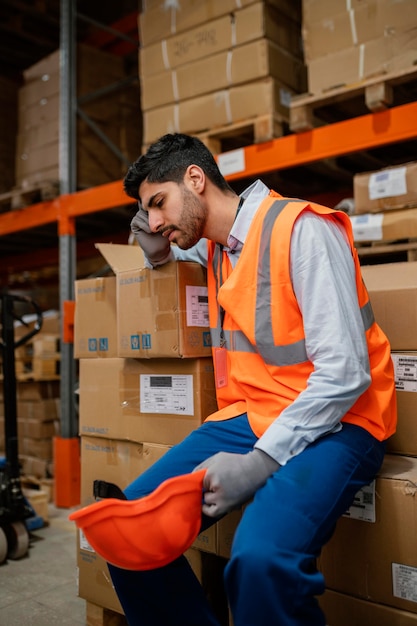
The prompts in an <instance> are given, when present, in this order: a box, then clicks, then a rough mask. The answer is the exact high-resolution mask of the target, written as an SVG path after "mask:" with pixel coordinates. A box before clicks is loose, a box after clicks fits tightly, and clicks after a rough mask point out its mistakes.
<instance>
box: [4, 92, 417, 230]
mask: <svg viewBox="0 0 417 626" xmlns="http://www.w3.org/2000/svg"><path fill="white" fill-rule="evenodd" d="M415 138H417V102H412V103H410V104H404V105H401V106H398V107H394V108H392V109H388V110H386V111H382V112H380V113H370V114H369V115H364V116H361V117H356V118H353V119H350V120H346V121H343V122H336V123H334V124H329V125H327V126H322V127H320V128H315V129H314V130H310V131H307V132H304V133H298V134H292V135H287V136H286V137H280V138H278V139H274V140H272V141H268V142H265V143H261V144H254V145H251V146H247V147H245V148H242V150H243V151H244V169H243V170H242V171H239V172H236V173H233V174H229V175H228V176H226V178H227V179H228V180H236V179H239V178H249V177H255V176H256V177H257V176H261V175H262V174H263V173H265V172H271V171H274V170H280V169H286V168H289V167H297V166H300V165H306V164H307V163H311V162H314V161H320V160H321V159H327V158H330V157H335V156H340V155H343V154H349V153H353V152H360V151H361V150H369V149H370V148H376V147H379V146H383V145H386V144H390V143H397V142H401V141H406V140H408V139H415ZM131 203H133V201H132V199H131V198H129V197H128V196H126V194H125V192H124V191H123V184H122V181H121V180H117V181H114V182H112V183H108V184H106V185H100V186H98V187H93V188H91V189H86V190H83V191H78V192H76V193H73V194H68V195H64V196H60V197H59V198H56V199H55V200H53V201H51V202H42V203H39V204H34V205H32V206H30V207H26V208H24V209H20V210H18V211H8V212H6V213H1V214H0V238H1V236H2V235H7V234H10V233H13V232H18V231H22V230H28V229H30V228H35V227H37V226H42V225H44V224H48V223H51V222H54V221H57V222H59V223H60V224H59V225H58V230H59V232H60V233H61V234H62V232H63V231H64V232H65V231H66V230H67V229H70V227H71V218H76V217H77V216H80V215H86V214H89V213H94V212H97V211H104V210H106V209H110V208H114V207H117V206H123V205H126V204H131ZM61 225H63V226H61Z"/></svg>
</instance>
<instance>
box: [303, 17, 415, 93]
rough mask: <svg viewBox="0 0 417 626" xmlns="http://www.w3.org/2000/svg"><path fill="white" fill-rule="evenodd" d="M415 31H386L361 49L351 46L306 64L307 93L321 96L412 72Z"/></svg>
mask: <svg viewBox="0 0 417 626" xmlns="http://www.w3.org/2000/svg"><path fill="white" fill-rule="evenodd" d="M416 38H417V32H416V29H413V30H411V31H410V32H405V33H400V34H397V33H392V32H391V31H387V32H385V33H384V34H383V36H381V37H378V38H377V39H372V40H370V41H367V42H366V43H363V44H361V45H360V46H350V47H349V48H343V49H341V50H337V51H335V52H333V53H332V54H328V55H325V56H321V57H318V58H317V59H311V60H310V61H309V62H308V64H307V73H308V91H309V92H310V93H312V94H320V93H321V92H326V91H329V90H331V89H336V88H338V87H342V86H343V87H346V86H349V85H350V86H352V87H355V86H357V83H358V81H359V82H361V81H364V80H370V79H372V78H375V77H378V76H380V77H381V82H382V81H384V80H385V79H386V76H387V74H388V75H389V74H390V73H394V72H398V71H403V70H407V69H408V68H410V69H412V68H413V66H414V65H415V63H416V56H417V53H416Z"/></svg>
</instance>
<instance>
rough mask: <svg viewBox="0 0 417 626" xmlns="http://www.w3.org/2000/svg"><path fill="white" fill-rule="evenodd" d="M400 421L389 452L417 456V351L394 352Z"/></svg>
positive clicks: (388, 448)
mask: <svg viewBox="0 0 417 626" xmlns="http://www.w3.org/2000/svg"><path fill="white" fill-rule="evenodd" d="M391 356H392V361H393V365H394V373H395V388H396V396H397V413H398V423H397V430H396V432H395V433H394V434H393V435H392V436H391V437H390V438H389V439H388V441H387V452H389V453H392V454H405V455H411V456H417V352H400V353H398V352H393V353H392V354H391Z"/></svg>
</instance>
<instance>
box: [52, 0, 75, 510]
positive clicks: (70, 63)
mask: <svg viewBox="0 0 417 626" xmlns="http://www.w3.org/2000/svg"><path fill="white" fill-rule="evenodd" d="M60 29H61V30H60V125H59V177H60V185H61V189H60V192H61V195H62V194H68V193H73V192H75V191H76V190H77V182H76V110H77V103H76V3H75V0H61V17H60ZM58 228H59V232H58V235H59V281H60V309H61V339H62V340H61V390H60V398H61V436H60V437H56V438H55V445H54V468H55V504H56V505H57V506H63V507H69V506H73V505H76V504H79V500H80V467H79V464H80V459H79V441H78V436H77V435H78V423H77V416H76V410H75V396H74V392H75V361H74V353H73V344H72V343H71V342H67V341H65V340H64V334H65V333H64V323H65V320H64V310H65V303H66V302H68V301H73V299H74V280H75V278H76V237H75V221H74V220H73V219H62V220H60V221H59V223H58Z"/></svg>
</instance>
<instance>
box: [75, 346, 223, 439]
mask: <svg viewBox="0 0 417 626" xmlns="http://www.w3.org/2000/svg"><path fill="white" fill-rule="evenodd" d="M142 393H143V394H144V396H143V397H142ZM170 395H171V396H172V397H169V396H170ZM79 397H80V434H81V435H82V436H87V435H89V436H94V437H105V438H106V439H119V440H130V441H137V442H143V441H147V442H151V443H159V444H164V445H173V444H175V443H178V442H180V441H182V440H183V439H184V437H186V436H187V435H188V434H189V433H190V432H191V431H193V430H194V429H195V428H197V427H198V426H199V425H200V424H201V423H202V422H203V421H204V420H205V418H206V417H208V415H210V414H211V413H213V412H214V411H216V410H217V402H216V393H215V386H214V372H213V361H212V359H211V358H201V359H122V358H115V359H81V360H80V392H79ZM148 409H149V410H148ZM157 409H159V410H157Z"/></svg>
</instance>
